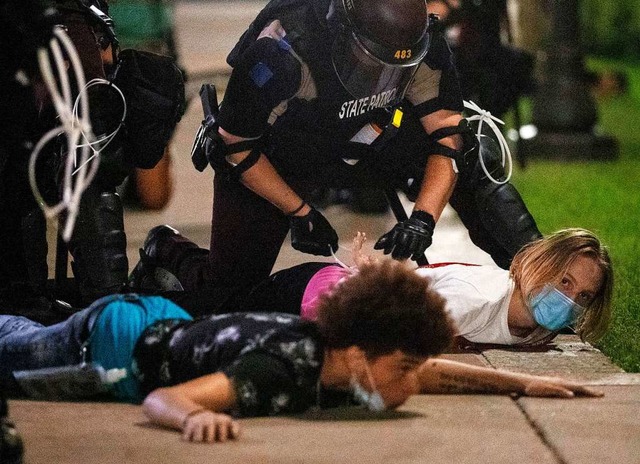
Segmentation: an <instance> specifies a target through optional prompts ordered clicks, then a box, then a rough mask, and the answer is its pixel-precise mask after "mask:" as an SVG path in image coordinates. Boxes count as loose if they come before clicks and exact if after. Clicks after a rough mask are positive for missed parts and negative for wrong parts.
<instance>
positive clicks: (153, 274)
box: [129, 225, 184, 292]
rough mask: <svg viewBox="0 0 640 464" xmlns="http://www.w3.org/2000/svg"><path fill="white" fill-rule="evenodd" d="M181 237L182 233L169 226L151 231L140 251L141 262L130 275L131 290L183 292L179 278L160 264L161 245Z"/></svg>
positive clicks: (158, 227)
mask: <svg viewBox="0 0 640 464" xmlns="http://www.w3.org/2000/svg"><path fill="white" fill-rule="evenodd" d="M181 237H182V236H181V235H180V232H178V231H177V230H176V229H174V228H173V227H170V226H168V225H160V226H156V227H154V228H153V229H151V230H150V231H149V233H148V234H147V238H146V239H145V241H144V244H143V245H142V248H141V249H140V262H138V264H137V265H136V267H135V268H134V269H133V271H131V274H130V275H129V288H130V289H132V290H134V291H152V292H162V291H183V290H184V288H183V286H182V284H181V283H180V281H179V280H178V278H177V277H176V276H175V275H174V274H172V273H171V272H170V271H169V270H167V269H166V268H164V267H162V265H161V264H160V262H159V258H160V254H159V248H160V246H161V243H162V242H163V241H165V240H170V239H172V238H174V239H179V238H181Z"/></svg>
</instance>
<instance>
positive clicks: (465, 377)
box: [419, 359, 528, 394]
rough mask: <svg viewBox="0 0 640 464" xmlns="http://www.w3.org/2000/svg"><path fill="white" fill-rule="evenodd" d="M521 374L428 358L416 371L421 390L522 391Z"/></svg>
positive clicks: (436, 391) (465, 391) (522, 377)
mask: <svg viewBox="0 0 640 464" xmlns="http://www.w3.org/2000/svg"><path fill="white" fill-rule="evenodd" d="M527 377H528V376H526V375H525V374H516V373H511V372H506V371H499V370H496V369H493V368H487V367H478V366H472V365H470V364H464V363H459V362H455V361H449V360H447V359H430V360H429V361H427V362H426V363H424V364H423V365H422V366H421V368H420V372H419V378H420V386H421V392H422V393H496V394H498V393H522V392H523V390H524V387H525V380H526V379H527Z"/></svg>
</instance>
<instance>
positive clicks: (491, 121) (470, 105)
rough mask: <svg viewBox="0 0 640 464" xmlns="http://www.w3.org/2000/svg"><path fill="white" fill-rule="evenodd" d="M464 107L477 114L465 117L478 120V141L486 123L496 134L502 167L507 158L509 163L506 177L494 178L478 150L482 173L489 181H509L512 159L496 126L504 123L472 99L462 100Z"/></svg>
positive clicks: (495, 182)
mask: <svg viewBox="0 0 640 464" xmlns="http://www.w3.org/2000/svg"><path fill="white" fill-rule="evenodd" d="M464 107H465V108H467V109H469V110H472V111H475V112H476V113H477V114H475V115H472V116H469V117H467V118H466V119H467V121H469V122H471V121H479V122H478V131H477V132H476V137H477V138H478V141H480V137H482V136H483V135H482V124H483V123H486V124H487V125H488V126H489V127H490V128H491V130H492V131H493V133H494V134H495V136H496V139H498V144H499V145H500V152H501V155H502V161H501V163H502V167H503V168H504V167H506V164H507V160H508V163H509V171H508V174H507V177H506V178H505V179H504V180H502V181H499V180H497V179H495V178H494V177H493V176H492V175H491V174H490V173H489V171H488V170H487V167H486V166H485V164H484V159H483V156H482V153H480V151H478V158H480V165H481V166H482V170H483V171H484V173H485V174H486V176H487V177H488V178H489V180H491V182H493V183H494V184H498V185H501V184H506V183H507V182H509V180H510V179H511V174H512V173H513V160H512V158H511V150H509V145H508V144H507V141H506V139H505V138H504V135H502V132H501V131H500V128H499V127H498V125H497V124H496V122H497V123H500V124H502V125H504V121H502V120H500V119H498V118H496V117H495V116H493V115H492V114H491V113H490V112H488V111H485V110H483V109H482V108H480V107H479V106H478V105H477V104H475V103H474V102H472V101H466V100H465V101H464Z"/></svg>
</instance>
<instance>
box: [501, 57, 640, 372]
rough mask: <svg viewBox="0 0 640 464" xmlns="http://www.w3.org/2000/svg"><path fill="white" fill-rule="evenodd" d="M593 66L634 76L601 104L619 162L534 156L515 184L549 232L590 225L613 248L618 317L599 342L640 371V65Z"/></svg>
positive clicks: (616, 359) (605, 129)
mask: <svg viewBox="0 0 640 464" xmlns="http://www.w3.org/2000/svg"><path fill="white" fill-rule="evenodd" d="M588 63H589V67H590V68H591V69H605V68H606V67H607V66H614V65H615V69H624V70H625V71H626V72H627V73H628V76H629V78H630V83H631V85H630V87H631V88H630V92H628V93H627V94H626V95H623V96H619V97H615V98H612V99H610V100H607V101H602V102H599V105H598V107H599V122H600V124H599V125H600V126H601V129H602V130H603V132H604V133H606V134H608V135H613V136H615V137H616V138H617V140H618V142H619V144H620V157H619V159H618V160H616V161H614V162H601V163H597V162H572V163H558V162H553V161H541V160H531V162H530V163H529V165H528V166H527V168H526V169H524V170H522V169H519V170H516V171H515V173H514V177H513V183H514V184H515V185H516V186H517V188H518V190H519V191H520V193H521V194H522V196H523V198H524V199H525V201H526V203H527V205H528V206H529V208H530V210H531V212H532V214H533V215H534V217H535V218H536V221H537V222H538V226H539V227H540V230H541V231H542V232H543V233H544V234H546V233H549V232H552V231H554V230H557V229H560V228H565V227H584V228H587V229H590V230H593V231H594V232H596V233H597V234H598V236H599V237H600V238H601V239H602V240H603V241H604V242H605V243H606V244H607V245H608V246H609V249H610V253H611V257H612V260H613V263H614V270H615V279H616V280H615V291H614V298H615V300H614V312H613V313H614V314H613V320H612V323H611V326H610V328H609V331H608V332H607V334H606V336H605V337H604V338H603V339H602V340H601V341H600V342H599V344H598V347H599V348H600V349H602V351H603V352H604V353H605V354H607V355H608V356H609V357H611V359H612V360H613V361H614V362H615V363H616V364H618V365H619V366H620V367H622V368H623V369H625V370H626V371H628V372H640V239H639V238H638V236H639V234H640V131H639V130H638V126H637V121H640V93H638V94H636V89H637V88H638V87H636V83H638V84H640V64H625V63H619V62H617V63H612V62H611V61H604V60H590V61H589V62H588ZM524 113H525V114H526V113H527V111H526V109H525V111H524Z"/></svg>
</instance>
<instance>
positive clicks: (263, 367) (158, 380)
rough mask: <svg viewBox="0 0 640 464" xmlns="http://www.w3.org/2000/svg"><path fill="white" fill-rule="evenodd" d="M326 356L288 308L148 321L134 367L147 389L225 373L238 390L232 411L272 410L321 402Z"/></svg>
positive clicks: (308, 326)
mask: <svg viewBox="0 0 640 464" xmlns="http://www.w3.org/2000/svg"><path fill="white" fill-rule="evenodd" d="M323 354H324V348H323V345H322V343H321V341H320V335H319V333H318V330H317V327H316V325H315V324H313V323H310V322H306V321H302V320H301V319H300V318H299V317H297V316H293V315H290V314H283V313H235V314H222V315H214V316H211V317H207V318H202V319H198V320H195V321H179V320H165V321H161V322H158V323H156V324H154V325H152V326H150V327H148V328H147V329H146V331H145V332H144V333H143V334H142V336H141V337H140V339H139V340H138V343H137V345H136V348H135V350H134V366H135V372H136V375H137V377H138V380H139V382H140V388H141V391H142V393H143V394H144V395H146V394H148V393H149V392H151V391H152V390H153V389H155V388H158V387H163V386H170V385H176V384H179V383H182V382H186V381H188V380H191V379H195V378H197V377H201V376H204V375H208V374H212V373H215V372H222V373H224V374H225V375H227V377H229V378H230V379H231V381H232V383H233V386H234V389H235V393H236V398H237V408H236V410H234V411H230V412H231V413H233V414H235V415H237V416H242V417H247V416H268V415H275V414H286V413H296V412H302V411H304V410H306V409H308V408H309V407H311V406H314V405H316V404H317V402H318V379H319V376H320V369H321V367H322V362H323Z"/></svg>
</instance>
